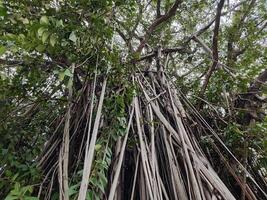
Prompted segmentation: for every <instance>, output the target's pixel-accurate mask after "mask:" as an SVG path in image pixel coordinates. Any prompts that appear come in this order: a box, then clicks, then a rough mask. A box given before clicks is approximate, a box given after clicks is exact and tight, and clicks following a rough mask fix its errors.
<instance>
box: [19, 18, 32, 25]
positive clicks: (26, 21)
mask: <svg viewBox="0 0 267 200" xmlns="http://www.w3.org/2000/svg"><path fill="white" fill-rule="evenodd" d="M19 20H20V21H21V22H22V23H23V24H29V23H30V21H29V20H28V19H27V18H23V17H20V18H19Z"/></svg>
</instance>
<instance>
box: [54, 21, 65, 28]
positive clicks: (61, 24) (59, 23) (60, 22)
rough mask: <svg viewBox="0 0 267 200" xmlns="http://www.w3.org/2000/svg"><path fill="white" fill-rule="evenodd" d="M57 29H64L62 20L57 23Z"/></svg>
mask: <svg viewBox="0 0 267 200" xmlns="http://www.w3.org/2000/svg"><path fill="white" fill-rule="evenodd" d="M56 27H64V25H63V21H62V19H61V20H57V21H56Z"/></svg>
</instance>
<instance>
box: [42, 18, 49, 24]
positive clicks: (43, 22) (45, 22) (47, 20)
mask: <svg viewBox="0 0 267 200" xmlns="http://www.w3.org/2000/svg"><path fill="white" fill-rule="evenodd" d="M40 24H43V25H47V24H49V19H48V17H47V16H42V17H41V19H40Z"/></svg>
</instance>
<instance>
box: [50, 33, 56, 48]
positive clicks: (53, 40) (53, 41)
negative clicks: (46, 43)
mask: <svg viewBox="0 0 267 200" xmlns="http://www.w3.org/2000/svg"><path fill="white" fill-rule="evenodd" d="M56 42H57V36H56V34H55V33H53V34H52V35H51V36H50V44H51V46H53V47H54V46H55V44H56Z"/></svg>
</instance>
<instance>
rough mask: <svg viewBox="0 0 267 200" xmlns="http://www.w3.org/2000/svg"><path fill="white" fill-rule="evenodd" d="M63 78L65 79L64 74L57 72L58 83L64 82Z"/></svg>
mask: <svg viewBox="0 0 267 200" xmlns="http://www.w3.org/2000/svg"><path fill="white" fill-rule="evenodd" d="M64 77H65V73H64V72H59V74H58V78H59V80H60V81H63V80H64Z"/></svg>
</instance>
